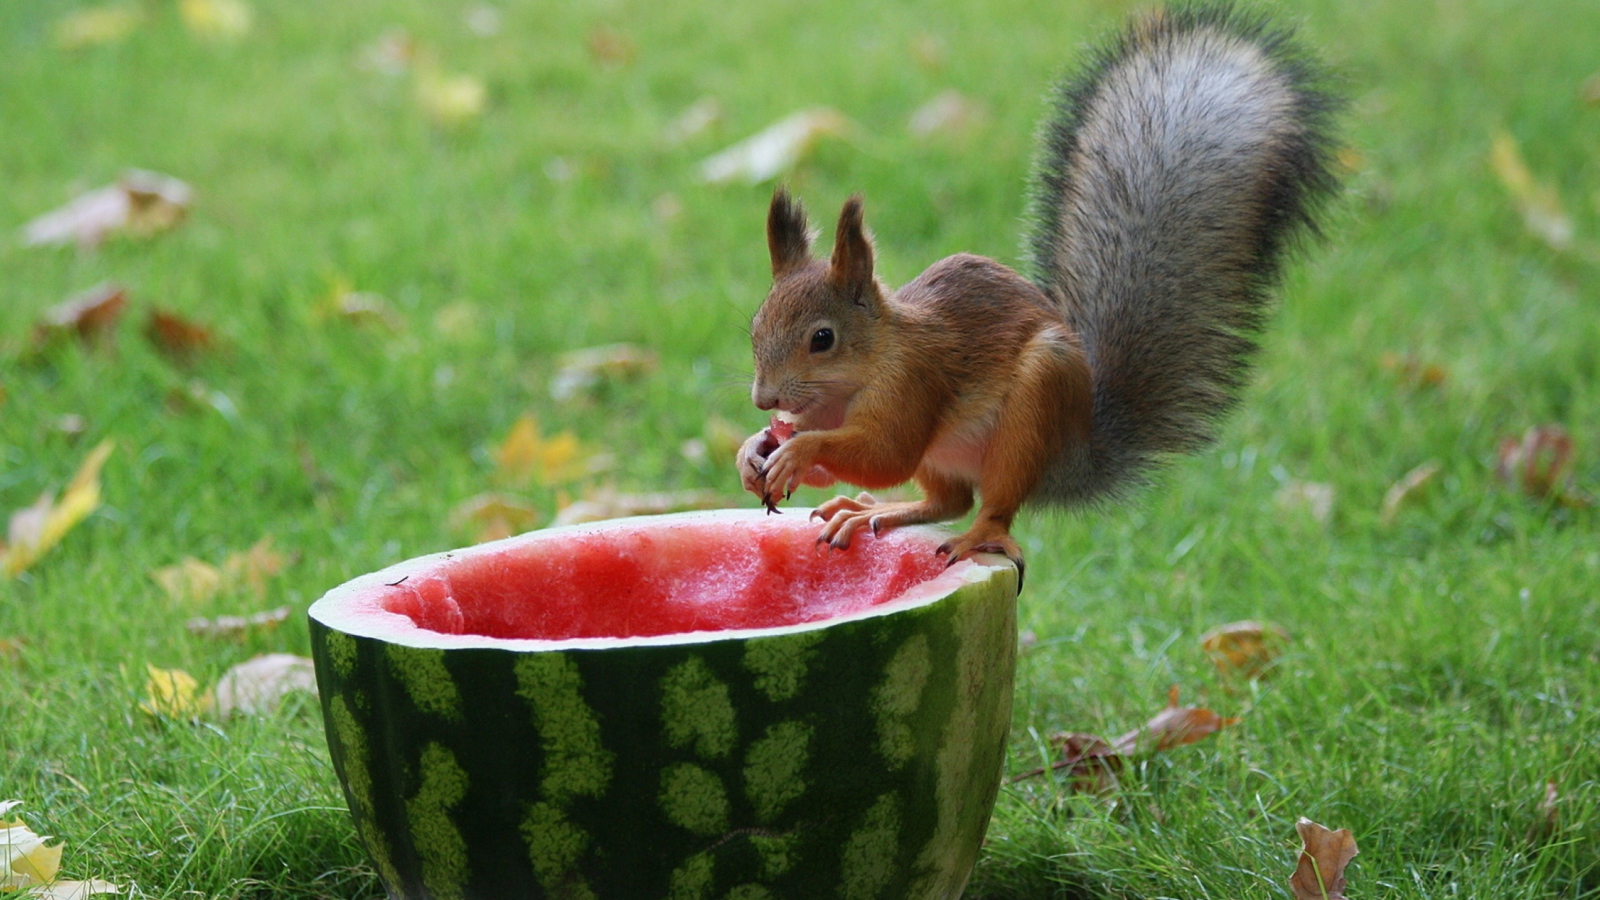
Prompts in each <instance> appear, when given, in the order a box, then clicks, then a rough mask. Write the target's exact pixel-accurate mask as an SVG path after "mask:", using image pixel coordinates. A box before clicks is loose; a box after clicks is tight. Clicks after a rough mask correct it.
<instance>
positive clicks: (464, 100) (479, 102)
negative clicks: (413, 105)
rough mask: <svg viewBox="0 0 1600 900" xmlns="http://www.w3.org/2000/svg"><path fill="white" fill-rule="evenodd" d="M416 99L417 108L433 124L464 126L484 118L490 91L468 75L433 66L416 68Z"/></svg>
mask: <svg viewBox="0 0 1600 900" xmlns="http://www.w3.org/2000/svg"><path fill="white" fill-rule="evenodd" d="M416 100H417V106H419V107H421V108H422V112H423V114H424V115H426V116H427V117H428V118H429V119H431V120H433V122H434V124H436V125H440V126H443V127H447V128H448V127H454V126H458V125H465V124H466V123H468V122H471V121H472V120H474V119H476V118H478V117H479V116H481V115H483V110H484V107H486V106H487V105H488V103H489V90H488V88H486V87H484V85H483V82H482V81H480V80H478V79H477V78H475V77H473V76H471V75H453V74H448V73H445V72H441V71H439V70H438V69H436V68H434V67H433V66H419V67H418V70H417V87H416Z"/></svg>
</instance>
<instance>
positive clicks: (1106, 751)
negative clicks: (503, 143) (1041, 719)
mask: <svg viewBox="0 0 1600 900" xmlns="http://www.w3.org/2000/svg"><path fill="white" fill-rule="evenodd" d="M1051 740H1052V741H1053V742H1054V743H1056V744H1057V745H1058V746H1059V747H1060V748H1061V762H1059V763H1057V764H1056V766H1055V768H1057V769H1065V770H1066V778H1067V781H1068V784H1069V785H1070V786H1071V787H1072V789H1073V790H1074V791H1077V792H1078V793H1082V794H1105V793H1108V792H1110V791H1111V790H1113V789H1114V788H1116V787H1117V785H1118V776H1119V775H1121V774H1122V766H1123V759H1122V754H1121V753H1119V752H1118V751H1117V749H1116V748H1115V747H1112V746H1111V744H1110V743H1109V742H1108V741H1106V739H1105V738H1102V737H1100V736H1098V735H1093V734H1067V733H1059V734H1054V735H1051ZM1040 772H1041V773H1042V772H1043V770H1042V769H1041V770H1040Z"/></svg>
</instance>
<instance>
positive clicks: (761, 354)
mask: <svg viewBox="0 0 1600 900" xmlns="http://www.w3.org/2000/svg"><path fill="white" fill-rule="evenodd" d="M812 238H813V235H812V233H811V232H810V231H808V229H807V225H806V214H805V210H804V209H802V208H801V206H800V203H799V202H798V201H796V200H794V199H792V198H790V196H789V192H788V191H786V190H784V189H783V188H781V187H780V188H778V189H777V191H775V192H774V193H773V195H772V206H771V207H770V208H769V209H768V211H767V248H768V250H769V251H770V252H771V254H772V290H771V291H770V292H768V294H767V299H766V300H765V301H763V302H762V304H761V309H759V310H757V311H756V315H755V319H754V320H752V321H751V323H750V338H751V343H752V345H753V346H754V350H755V363H756V374H755V383H754V384H753V385H752V386H751V388H750V399H751V400H752V401H753V402H754V403H755V405H756V406H758V407H760V408H761V409H778V410H782V411H784V412H786V413H788V414H789V416H790V417H791V418H792V419H793V420H794V422H795V427H796V428H798V429H800V430H803V431H804V430H826V429H831V428H837V427H839V426H840V425H841V424H843V422H844V413H845V408H846V407H847V406H848V405H849V403H850V398H851V397H852V396H854V395H855V392H856V391H857V390H859V389H860V388H861V386H862V385H863V384H865V383H866V380H867V378H868V377H869V376H870V366H871V365H872V362H873V360H874V358H875V357H876V351H877V345H878V343H879V335H880V331H879V329H880V326H882V325H883V319H884V315H885V313H886V312H887V302H886V301H885V299H884V291H883V285H881V284H879V283H878V280H877V279H876V278H875V277H873V274H872V269H873V252H872V239H871V237H869V236H868V234H867V232H866V229H865V227H864V226H863V225H862V221H861V196H860V195H859V194H857V195H854V196H852V197H851V198H850V199H849V200H847V201H845V204H844V209H842V210H841V211H840V212H839V227H838V228H837V229H836V231H835V234H834V242H833V256H832V257H830V258H829V259H827V260H820V259H817V258H815V257H813V256H812V255H811V241H812Z"/></svg>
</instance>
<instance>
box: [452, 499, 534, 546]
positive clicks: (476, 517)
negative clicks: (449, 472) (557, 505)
mask: <svg viewBox="0 0 1600 900" xmlns="http://www.w3.org/2000/svg"><path fill="white" fill-rule="evenodd" d="M538 521H539V511H538V510H537V509H534V508H533V507H532V506H531V505H529V504H527V503H524V502H523V501H521V500H518V499H517V498H515V497H511V496H508V495H506V494H479V495H477V496H476V497H469V498H468V499H466V500H464V501H462V502H461V503H460V504H458V505H457V506H456V508H455V509H452V510H451V511H450V527H451V528H452V529H453V530H456V531H464V530H468V529H471V530H472V531H473V540H474V541H476V542H477V543H480V544H481V543H484V542H485V541H498V540H500V539H501V538H508V537H511V536H512V535H514V534H521V533H522V532H524V531H527V530H528V529H530V528H532V527H533V526H534V525H535V524H536V523H537V522H538Z"/></svg>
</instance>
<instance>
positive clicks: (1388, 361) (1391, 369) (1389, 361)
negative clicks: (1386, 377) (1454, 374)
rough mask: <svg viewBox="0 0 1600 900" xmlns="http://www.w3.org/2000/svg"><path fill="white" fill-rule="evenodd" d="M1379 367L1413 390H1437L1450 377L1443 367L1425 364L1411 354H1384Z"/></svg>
mask: <svg viewBox="0 0 1600 900" xmlns="http://www.w3.org/2000/svg"><path fill="white" fill-rule="evenodd" d="M1378 365H1379V366H1380V367H1382V369H1383V370H1384V371H1385V372H1388V373H1389V374H1390V375H1393V376H1394V378H1395V380H1396V381H1398V382H1400V383H1401V384H1403V385H1405V386H1407V387H1411V388H1425V387H1426V388H1436V387H1439V386H1440V385H1443V384H1444V383H1445V381H1446V380H1447V379H1448V378H1449V377H1450V373H1449V372H1447V371H1445V368H1444V367H1443V366H1441V365H1438V364H1437V363H1430V362H1423V361H1422V360H1420V359H1418V358H1417V357H1416V356H1414V355H1412V354H1410V353H1394V352H1392V351H1391V352H1388V353H1384V354H1383V355H1382V356H1380V357H1378Z"/></svg>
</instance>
